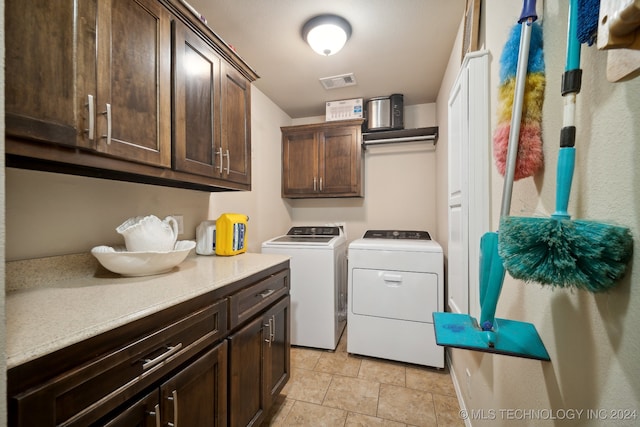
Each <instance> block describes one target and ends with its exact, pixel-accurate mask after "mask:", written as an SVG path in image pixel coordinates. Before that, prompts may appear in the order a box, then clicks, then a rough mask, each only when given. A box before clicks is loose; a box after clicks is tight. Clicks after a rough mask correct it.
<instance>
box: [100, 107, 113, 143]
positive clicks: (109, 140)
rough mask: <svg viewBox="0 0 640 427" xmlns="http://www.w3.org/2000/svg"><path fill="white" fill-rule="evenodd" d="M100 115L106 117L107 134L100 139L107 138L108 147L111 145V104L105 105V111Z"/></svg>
mask: <svg viewBox="0 0 640 427" xmlns="http://www.w3.org/2000/svg"><path fill="white" fill-rule="evenodd" d="M102 114H106V116H107V134H106V135H102V137H103V138H107V145H109V144H111V104H107V111H103V112H102Z"/></svg>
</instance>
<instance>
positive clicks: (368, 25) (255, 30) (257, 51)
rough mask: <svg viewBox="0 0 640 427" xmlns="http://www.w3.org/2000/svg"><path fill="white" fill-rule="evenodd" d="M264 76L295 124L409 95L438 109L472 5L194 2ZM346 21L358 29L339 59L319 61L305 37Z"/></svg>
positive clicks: (459, 0) (352, 0)
mask: <svg viewBox="0 0 640 427" xmlns="http://www.w3.org/2000/svg"><path fill="white" fill-rule="evenodd" d="M188 1H189V4H191V5H192V6H193V7H194V8H196V9H197V10H198V11H199V12H200V13H201V14H203V15H204V16H205V17H206V19H207V21H208V24H209V27H211V29H212V30H213V31H214V32H215V33H216V34H218V35H219V36H220V37H221V38H222V39H223V40H224V41H225V42H227V43H228V44H230V45H232V46H233V47H234V48H235V49H236V51H237V53H238V54H239V55H240V56H241V57H242V58H243V59H244V60H245V61H246V62H247V63H248V64H249V65H250V66H251V67H252V68H253V69H254V70H255V71H256V72H257V73H258V75H259V76H260V78H259V79H258V80H257V81H256V82H255V83H254V85H255V86H256V87H257V88H258V89H260V91H262V92H263V93H264V94H265V95H266V96H268V97H269V98H270V99H271V100H272V101H273V102H275V103H276V104H277V105H278V106H279V107H280V108H282V110H284V111H285V112H286V113H287V114H288V115H289V116H291V117H292V118H300V117H309V116H319V115H324V113H325V102H326V101H334V100H340V99H351V98H364V99H365V100H366V99H368V98H372V97H375V96H387V95H391V94H392V93H402V94H404V103H405V105H415V104H423V103H431V102H435V100H436V97H437V95H438V90H439V88H440V83H441V81H442V77H443V75H444V72H445V68H446V66H447V62H448V61H449V56H450V54H451V49H452V46H453V43H454V41H455V37H456V34H457V31H458V27H459V25H460V22H461V20H462V17H463V15H464V8H465V0H324V1H318V0H188ZM323 13H332V14H336V15H340V16H342V17H344V18H345V19H347V20H348V21H349V22H350V23H351V26H352V28H353V34H352V36H351V39H350V40H349V41H348V42H347V44H346V45H345V47H344V48H343V49H342V50H341V51H340V52H338V53H337V54H335V55H333V56H328V57H323V56H320V55H318V54H317V53H315V52H314V51H313V50H311V48H310V47H309V46H308V45H307V44H306V42H304V41H303V40H302V37H301V35H300V30H301V28H302V26H303V25H304V23H305V22H306V21H307V20H308V19H309V18H311V17H313V16H315V15H319V14H323ZM346 73H354V74H355V78H356V81H357V85H356V86H350V87H345V88H339V89H332V90H325V89H324V88H323V86H322V85H321V84H320V82H319V79H320V78H322V77H329V76H335V75H339V74H346Z"/></svg>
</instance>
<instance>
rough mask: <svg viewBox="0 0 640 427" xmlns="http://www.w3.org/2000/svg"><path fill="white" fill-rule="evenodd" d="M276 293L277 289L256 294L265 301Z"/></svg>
mask: <svg viewBox="0 0 640 427" xmlns="http://www.w3.org/2000/svg"><path fill="white" fill-rule="evenodd" d="M275 291H276V290H275V289H265V290H264V291H262V292H260V293H259V294H256V296H259V297H262V299H265V298H266V297H268V296H269V295H271V294H272V293H274V292H275Z"/></svg>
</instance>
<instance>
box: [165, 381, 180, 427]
mask: <svg viewBox="0 0 640 427" xmlns="http://www.w3.org/2000/svg"><path fill="white" fill-rule="evenodd" d="M167 399H169V400H172V401H173V422H172V423H167V425H168V426H170V427H178V390H173V391H172V392H171V396H169V397H167Z"/></svg>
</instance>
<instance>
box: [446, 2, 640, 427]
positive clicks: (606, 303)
mask: <svg viewBox="0 0 640 427" xmlns="http://www.w3.org/2000/svg"><path fill="white" fill-rule="evenodd" d="M567 4H568V2H566V1H558V0H554V1H545V2H544V13H543V14H541V17H543V25H544V42H545V46H544V53H545V61H546V92H545V100H544V109H543V123H542V126H543V140H544V156H545V168H544V171H542V172H540V173H539V174H538V175H537V176H535V177H532V178H527V179H524V180H522V181H518V182H517V183H516V185H515V187H514V193H513V195H514V197H513V202H512V209H511V212H512V215H524V216H531V215H539V216H543V217H547V216H548V215H549V214H550V213H551V212H552V211H553V210H554V203H555V164H556V159H557V149H558V143H559V135H560V128H561V126H562V98H561V95H560V79H561V75H562V72H563V71H564V62H565V59H564V56H565V49H566V42H565V40H566V22H567ZM539 5H540V2H539ZM520 8H521V3H519V2H513V1H509V0H493V1H490V2H483V10H482V12H481V20H482V22H481V37H480V38H481V44H482V45H484V48H486V49H489V50H490V52H491V89H492V105H491V111H492V129H495V122H496V117H495V115H496V113H495V112H496V105H497V86H498V80H499V78H498V72H499V64H498V60H499V57H500V54H501V52H502V48H503V46H504V44H505V41H506V38H507V35H508V30H509V29H510V28H511V26H512V25H514V24H515V22H516V20H517V18H518V16H519V14H520ZM452 58H455V52H454V54H452ZM458 66H459V60H454V61H452V62H451V63H450V66H449V69H448V71H447V76H446V77H445V79H444V81H443V85H442V88H441V91H440V95H439V97H438V121H439V123H440V124H441V126H442V124H443V123H446V121H447V120H446V100H447V98H448V91H449V88H450V86H451V82H452V81H453V79H454V78H455V75H456V74H457V72H458ZM606 67H607V53H606V52H602V51H598V50H597V49H596V48H595V47H586V46H583V48H582V68H583V70H584V73H583V85H582V91H581V92H580V94H579V95H578V101H577V104H578V105H577V117H576V127H577V132H578V133H577V145H576V147H577V160H576V172H575V175H574V183H573V186H572V194H571V203H570V207H569V211H570V213H571V214H572V215H573V217H574V218H588V219H593V220H597V221H605V220H606V221H613V222H616V223H620V224H623V225H625V226H628V227H629V228H630V229H631V231H632V233H633V235H634V236H636V238H635V243H636V246H637V242H638V240H637V236H639V235H640V196H639V194H640V193H639V192H638V191H637V189H636V188H634V187H637V183H638V180H639V175H638V172H637V170H638V168H637V165H638V164H640V146H639V145H638V138H639V135H640V124H639V123H638V117H639V116H640V97H639V96H638V94H640V78H636V79H635V80H632V81H629V82H624V83H609V82H608V81H607V79H606ZM441 113H442V114H444V115H442V114H441ZM444 153H446V150H445V151H444ZM438 164H440V165H443V164H444V165H446V161H443V160H442V159H440V158H439V159H438ZM442 177H444V178H445V180H444V181H443V180H442V179H441V178H442ZM439 178H440V182H439V189H438V194H439V198H438V202H439V203H440V205H441V206H440V208H439V209H438V216H439V218H438V219H439V223H438V224H439V230H440V233H439V234H440V235H443V234H442V233H443V232H444V230H446V227H443V224H445V223H446V210H445V202H446V199H443V198H442V197H440V194H443V193H442V192H444V193H446V172H444V171H443V172H440V171H439ZM501 193H502V177H501V176H500V175H499V174H498V172H497V170H496V168H495V166H493V165H492V197H491V202H492V212H493V215H492V227H493V228H494V229H497V227H498V213H499V210H500V199H501ZM444 237H446V234H444ZM445 245H446V242H445ZM639 262H640V251H638V250H637V248H636V251H635V255H634V256H633V259H632V261H631V263H630V264H629V266H628V272H627V275H626V277H625V278H624V279H623V280H622V281H620V283H619V284H618V285H617V287H616V288H615V289H613V290H612V291H610V292H609V293H607V294H602V295H594V294H590V293H587V292H584V291H568V290H562V289H556V290H554V289H549V288H546V287H542V286H540V285H537V284H524V283H522V282H520V281H516V280H514V279H512V278H510V277H509V276H508V275H507V277H506V279H505V283H504V287H503V291H502V295H501V297H500V302H499V304H498V310H497V313H496V316H497V317H501V318H509V319H515V320H520V321H526V322H530V323H533V324H534V325H535V327H536V329H537V330H538V333H539V334H540V336H541V338H542V340H543V342H544V344H545V346H546V347H547V350H548V351H549V354H550V356H551V362H539V361H534V360H529V359H522V358H516V357H508V356H498V355H492V354H489V353H482V352H473V351H466V350H453V351H451V352H450V355H451V358H452V361H453V373H454V375H455V377H456V378H457V380H458V384H459V389H460V391H461V397H462V402H463V405H465V406H466V407H467V409H468V410H469V411H470V413H472V414H473V412H471V411H474V410H475V411H476V412H475V417H474V419H473V420H469V421H470V423H469V424H471V425H473V426H483V425H486V426H502V425H504V426H507V425H509V426H510V425H523V426H524V425H526V426H534V425H535V426H555V425H562V426H565V425H566V426H603V425H615V426H632V425H638V419H637V417H640V414H638V410H640V365H639V364H638V362H637V360H638V359H637V355H638V353H639V352H640V329H639V328H638V325H639V324H640V294H639V293H638V292H634V289H635V288H636V285H637V284H638V283H640V272H639V271H638V269H637V268H635V269H634V268H633V266H634V265H636V266H637V265H638V263H639ZM466 371H468V372H469V373H470V377H468V378H467V375H466ZM587 409H590V410H596V411H598V412H596V413H595V414H596V416H594V415H593V412H592V413H591V414H592V415H591V417H588V416H587V414H586V413H585V412H583V413H582V414H581V415H579V414H580V413H579V411H580V410H587ZM617 409H622V410H624V409H628V410H631V411H636V412H635V413H636V414H637V416H636V419H627V420H613V419H612V418H611V417H612V414H613V415H615V414H616V413H615V412H613V411H614V410H617ZM516 410H520V412H518V413H516V412H515V411H516ZM522 410H542V412H541V411H538V412H529V415H530V416H532V417H534V418H528V419H523V418H522V417H523V416H524V412H522ZM563 410H571V411H574V412H571V414H573V415H575V419H558V418H557V417H561V416H562V414H563V412H562V411H563ZM509 411H511V412H509ZM545 411H546V412H545ZM518 416H519V417H520V418H517V417H518ZM545 416H546V418H545ZM603 416H608V418H607V419H606V420H605V419H604V418H602V417H603ZM483 417H484V419H481V418H483ZM554 417H555V418H554Z"/></svg>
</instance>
